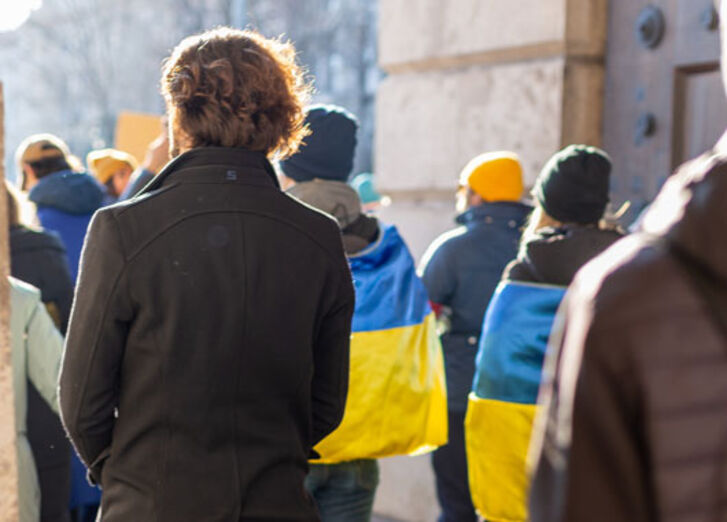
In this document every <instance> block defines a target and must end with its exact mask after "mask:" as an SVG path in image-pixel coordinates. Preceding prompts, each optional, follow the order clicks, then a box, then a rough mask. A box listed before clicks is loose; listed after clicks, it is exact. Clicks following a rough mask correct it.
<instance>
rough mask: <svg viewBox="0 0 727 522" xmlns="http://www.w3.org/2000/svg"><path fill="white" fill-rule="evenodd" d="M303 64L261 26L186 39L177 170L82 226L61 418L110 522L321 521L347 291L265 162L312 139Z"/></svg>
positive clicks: (181, 56)
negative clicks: (318, 448) (313, 473)
mask: <svg viewBox="0 0 727 522" xmlns="http://www.w3.org/2000/svg"><path fill="white" fill-rule="evenodd" d="M294 57H295V52H294V49H293V48H292V45H290V44H285V43H282V42H280V41H278V40H268V39H265V38H264V37H262V36H260V35H259V34H257V33H254V32H250V31H239V30H234V29H229V28H219V29H215V30H212V31H209V32H206V33H203V34H200V35H196V36H192V37H189V38H187V39H185V40H183V41H182V42H181V43H180V44H179V45H178V46H177V47H176V48H175V50H174V51H173V53H172V55H171V57H170V58H169V60H167V62H166V64H165V68H164V72H163V79H162V85H163V92H164V95H165V99H166V102H167V107H168V112H169V116H170V134H171V136H170V143H171V145H172V155H173V156H174V157H175V158H174V160H173V161H172V162H170V163H169V164H168V165H167V167H166V168H165V169H164V170H163V171H162V172H161V173H160V174H159V175H158V176H157V177H156V178H155V180H154V182H153V183H152V184H151V185H148V186H147V187H146V189H145V191H144V192H143V193H142V194H140V195H139V196H137V197H136V198H134V199H133V200H131V201H126V202H123V203H118V204H116V205H113V206H111V207H107V208H104V209H102V210H100V211H98V212H97V213H96V215H95V216H94V218H93V221H92V222H91V225H90V228H89V233H88V238H87V240H86V244H85V247H84V253H83V257H82V268H81V273H80V278H79V283H78V289H77V292H76V299H75V303H74V306H73V311H72V314H71V321H70V325H69V329H68V338H67V341H66V349H65V354H64V361H63V368H62V372H61V378H60V403H61V413H62V418H63V421H64V425H65V427H66V429H67V431H68V434H69V436H70V438H71V441H72V442H73V444H74V446H75V447H76V450H77V451H78V453H79V454H80V455H81V457H82V459H83V461H84V462H85V463H86V464H87V465H88V467H89V474H90V478H91V480H92V481H93V482H95V483H98V484H100V485H101V486H102V488H103V497H102V507H101V514H100V517H99V519H100V520H101V521H102V522H128V521H131V520H139V521H141V520H156V521H159V522H198V521H200V520H225V521H228V520H229V521H263V520H289V521H315V520H318V515H317V513H316V509H315V506H314V505H313V502H312V500H311V498H310V496H309V495H308V494H307V493H306V491H305V488H304V487H303V481H304V478H305V475H306V473H307V471H308V464H307V460H308V458H309V457H311V456H313V453H312V451H311V449H312V447H313V446H314V445H315V444H316V443H317V442H318V441H320V440H321V439H323V438H324V437H325V436H326V435H328V434H329V433H330V432H332V431H333V430H334V429H335V428H336V426H337V425H338V424H339V423H340V421H341V418H342V416H343V411H344V405H345V402H346V394H347V384H348V381H347V375H348V350H349V337H350V333H351V316H352V313H353V308H354V291H353V284H352V281H351V273H350V270H349V268H348V264H347V262H346V257H345V254H344V250H343V245H342V243H341V235H340V231H339V229H338V226H337V224H336V223H335V221H333V220H332V219H331V218H330V217H329V216H326V215H324V214H323V213H321V212H318V211H316V210H313V209H311V208H309V207H307V206H305V205H303V204H301V203H300V202H298V201H296V200H295V199H294V198H292V197H290V196H287V195H286V194H284V193H282V192H281V190H280V187H279V185H278V181H277V178H276V176H275V172H274V170H273V168H272V166H271V165H270V163H269V161H268V159H267V158H268V157H270V156H273V155H282V156H285V155H286V154H289V153H292V152H293V151H295V150H296V148H297V146H298V144H299V143H300V141H301V139H302V138H303V136H304V135H305V132H306V129H305V127H304V126H303V102H304V99H305V98H306V97H307V95H308V93H309V86H308V84H307V83H306V82H305V81H304V80H303V74H302V71H301V70H300V69H299V68H298V66H297V65H296V63H295V58H294Z"/></svg>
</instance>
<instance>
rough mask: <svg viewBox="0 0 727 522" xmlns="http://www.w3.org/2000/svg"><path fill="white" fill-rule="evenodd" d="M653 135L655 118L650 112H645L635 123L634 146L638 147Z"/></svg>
mask: <svg viewBox="0 0 727 522" xmlns="http://www.w3.org/2000/svg"><path fill="white" fill-rule="evenodd" d="M654 134H656V116H654V114H653V113H651V112H645V113H643V114H642V115H641V116H639V119H638V120H637V121H636V129H635V132H634V145H636V146H637V147H638V146H640V145H641V144H642V143H644V142H645V141H646V139H647V138H650V137H651V136H653V135H654Z"/></svg>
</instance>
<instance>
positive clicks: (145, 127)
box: [114, 111, 163, 163]
mask: <svg viewBox="0 0 727 522" xmlns="http://www.w3.org/2000/svg"><path fill="white" fill-rule="evenodd" d="M162 130H163V127H162V117H161V116H159V115H156V114H146V113H142V112H131V111H123V112H121V113H120V114H119V117H118V119H117V120H116V140H115V143H114V147H115V148H117V149H119V150H123V151H124V152H128V153H129V154H131V155H132V156H134V157H135V158H136V159H137V160H138V161H139V163H141V162H142V161H144V156H145V155H146V149H147V147H148V146H149V144H150V143H151V142H152V141H154V140H155V139H156V138H157V137H158V136H159V135H160V134H161V132H162Z"/></svg>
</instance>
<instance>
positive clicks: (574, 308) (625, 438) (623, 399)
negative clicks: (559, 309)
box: [530, 289, 654, 522]
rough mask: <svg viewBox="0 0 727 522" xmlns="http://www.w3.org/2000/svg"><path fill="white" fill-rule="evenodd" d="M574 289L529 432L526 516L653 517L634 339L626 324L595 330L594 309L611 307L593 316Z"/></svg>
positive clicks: (567, 521) (603, 520) (537, 520)
mask: <svg viewBox="0 0 727 522" xmlns="http://www.w3.org/2000/svg"><path fill="white" fill-rule="evenodd" d="M572 292H573V294H576V295H569V296H568V297H567V301H566V306H565V307H564V310H565V316H561V317H560V318H559V319H558V321H557V322H560V323H561V324H563V325H564V326H563V328H562V333H561V334H560V340H556V344H555V345H554V346H555V348H556V349H557V351H555V352H554V353H553V354H552V355H550V360H549V361H548V364H547V366H546V373H545V386H544V389H543V391H542V393H541V397H540V403H541V406H542V410H541V413H542V418H540V419H538V422H537V423H536V427H535V431H534V435H533V448H532V454H531V457H533V459H534V463H535V473H534V476H533V484H532V489H531V498H530V511H531V520H532V521H533V522H546V521H548V522H550V521H555V520H557V521H559V522H580V521H583V520H588V521H590V522H607V521H613V520H629V521H634V522H642V521H643V522H645V521H650V520H654V518H653V515H652V513H651V512H650V509H651V508H650V506H651V505H652V503H651V502H650V494H649V486H648V484H649V477H648V464H647V462H646V459H647V456H646V455H645V453H644V451H643V450H642V448H643V447H644V442H643V441H642V440H641V433H642V430H640V429H639V424H640V422H639V419H640V414H639V411H638V389H637V382H638V381H637V377H636V372H635V371H634V370H633V368H632V366H633V364H632V362H631V361H630V358H629V356H628V354H629V353H630V352H631V350H630V348H629V343H630V342H632V341H630V340H629V337H628V331H627V329H619V330H618V331H614V330H613V329H610V330H604V329H603V328H600V327H599V324H598V323H599V319H600V317H599V315H600V313H605V314H608V313H609V312H606V311H603V312H599V314H594V313H593V304H592V302H590V301H589V300H587V299H581V298H579V296H578V295H577V289H575V290H573V291H572ZM556 324H557V323H556ZM556 328H558V326H556ZM554 335H555V336H556V337H558V336H559V334H557V333H555V334H554ZM549 375H553V378H550V377H549Z"/></svg>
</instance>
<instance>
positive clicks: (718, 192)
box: [641, 134, 727, 283]
mask: <svg viewBox="0 0 727 522" xmlns="http://www.w3.org/2000/svg"><path fill="white" fill-rule="evenodd" d="M726 200H727V134H726V135H725V136H724V137H723V138H722V139H721V140H720V142H719V143H718V144H717V146H716V147H715V149H714V150H712V151H711V152H709V153H707V154H705V155H703V156H701V157H700V158H697V159H695V160H693V161H691V162H689V163H687V164H685V165H684V166H683V167H682V168H680V169H679V170H678V171H677V173H675V174H674V175H673V176H672V177H671V178H669V180H668V181H667V183H666V184H665V186H664V188H663V190H662V191H661V193H660V194H659V196H658V197H657V198H656V200H655V201H654V203H653V204H652V205H651V208H650V209H649V210H648V212H647V213H646V215H645V216H644V219H643V222H642V225H641V230H642V231H644V232H646V233H648V234H651V235H655V236H660V237H666V238H667V240H668V241H669V242H671V243H672V244H673V245H674V246H676V247H678V248H679V249H680V250H681V251H683V252H685V253H687V254H688V255H689V256H690V257H691V258H692V259H694V260H695V261H697V262H698V263H699V264H701V265H702V266H704V267H705V269H707V270H709V272H711V273H712V274H713V275H715V276H716V277H718V278H719V279H721V280H722V281H723V282H726V283H727V242H725V240H724V234H725V230H727V205H725V201H726Z"/></svg>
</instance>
